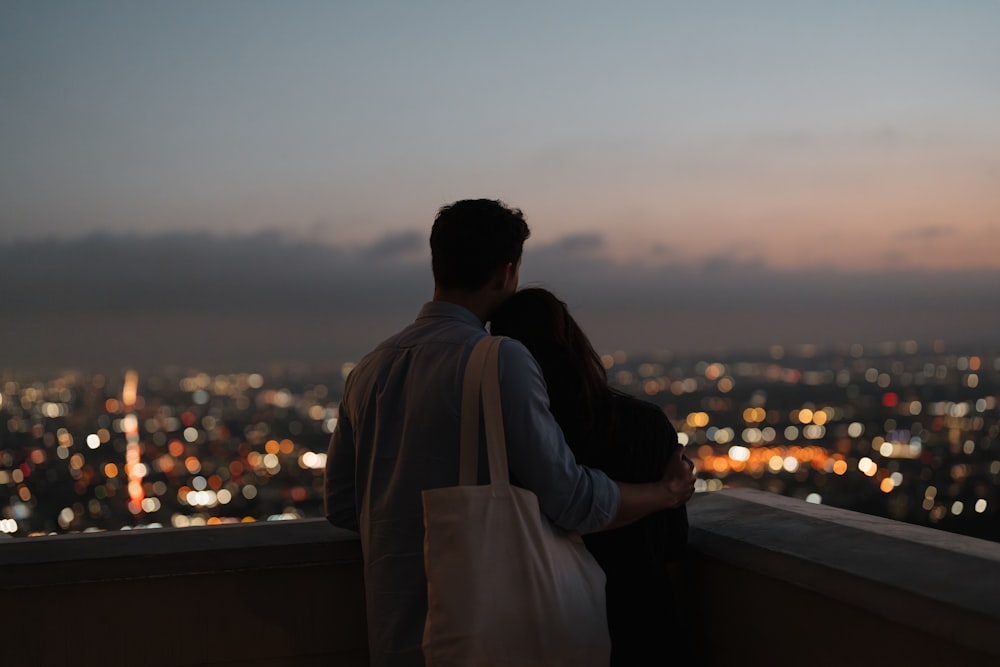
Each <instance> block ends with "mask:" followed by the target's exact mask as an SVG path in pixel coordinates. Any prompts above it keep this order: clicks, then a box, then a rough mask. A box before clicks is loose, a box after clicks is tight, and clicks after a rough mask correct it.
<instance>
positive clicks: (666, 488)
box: [605, 447, 695, 530]
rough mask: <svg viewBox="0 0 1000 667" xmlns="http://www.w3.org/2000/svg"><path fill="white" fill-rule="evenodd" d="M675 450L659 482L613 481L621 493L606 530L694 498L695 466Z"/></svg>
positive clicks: (681, 450) (679, 451)
mask: <svg viewBox="0 0 1000 667" xmlns="http://www.w3.org/2000/svg"><path fill="white" fill-rule="evenodd" d="M683 451H684V448H683V447H678V448H677V449H675V450H674V453H673V454H672V455H671V456H670V460H669V461H668V462H667V467H666V470H664V472H663V477H662V478H660V480H659V481H656V482H649V483H646V484H628V483H626V482H615V483H616V484H618V490H619V492H620V493H621V504H620V505H619V507H618V514H616V515H615V518H614V519H612V520H611V523H609V524H608V525H607V526H605V529H606V530H607V529H611V528H621V527H622V526H627V525H628V524H630V523H632V522H634V521H638V520H639V519H641V518H642V517H644V516H646V515H648V514H652V513H653V512H658V511H660V510H666V509H672V508H674V507H680V506H681V505H683V504H684V503H686V502H687V501H688V500H690V499H691V496H692V495H694V480H695V475H694V465H693V464H691V463H690V461H689V460H687V459H686V458H685V457H684V456H683Z"/></svg>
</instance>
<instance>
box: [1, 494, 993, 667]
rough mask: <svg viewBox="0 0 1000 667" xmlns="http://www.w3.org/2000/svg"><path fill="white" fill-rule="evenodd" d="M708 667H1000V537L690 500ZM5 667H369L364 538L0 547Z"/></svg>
mask: <svg viewBox="0 0 1000 667" xmlns="http://www.w3.org/2000/svg"><path fill="white" fill-rule="evenodd" d="M690 518H691V526H692V527H691V551H690V558H689V561H688V562H687V563H686V565H685V569H686V572H685V574H686V580H687V582H688V584H689V586H688V588H687V589H686V590H685V591H684V592H683V596H684V597H685V598H686V601H687V605H688V609H689V613H690V618H691V621H692V622H691V626H692V628H693V630H692V631H693V636H692V638H691V640H692V641H693V642H696V643H697V646H698V648H699V653H700V654H701V655H702V656H703V657H704V664H706V665H712V666H714V665H764V664H766V665H819V666H822V665H844V664H850V665H852V667H860V666H863V665H873V666H874V665H878V666H879V667H884V666H885V665H895V664H906V665H910V666H915V665H934V666H935V667H938V666H939V665H972V666H977V665H997V664H1000V544H995V543H992V542H986V541H983V540H977V539H973V538H967V537H962V536H959V535H953V534H950V533H944V532H941V531H935V530H930V529H926V528H919V527H915V526H910V525H906V524H900V523H897V522H893V521H888V520H884V519H879V518H875V517H871V516H867V515H862V514H857V513H854V512H846V511H843V510H837V509H834V508H830V507H824V506H818V505H809V504H806V503H803V502H801V501H796V500H792V499H789V498H784V497H781V496H776V495H772V494H767V493H763V492H759V491H750V490H728V491H720V492H715V493H711V494H702V495H699V496H697V497H696V498H695V499H693V500H692V502H691V504H690ZM0 601H2V608H3V609H4V611H5V612H6V613H5V615H4V623H3V625H2V626H0V627H3V629H4V632H5V634H7V636H6V637H2V636H0V664H2V665H4V666H5V667H6V666H10V667H15V666H18V667H19V666H21V665H30V666H34V665H46V666H47V665H80V666H83V667H86V666H89V665H94V666H97V665H100V666H101V667H117V666H119V665H140V664H141V665H147V666H149V667H159V666H163V667H167V666H171V667H173V666H178V667H179V666H195V665H198V666H206V667H207V666H221V665H227V666H235V665H241V666H248V667H265V666H267V667H271V666H275V667H276V666H279V665H281V666H294V667H306V666H309V667H311V666H312V665H341V666H345V667H350V666H354V665H364V664H365V661H366V656H367V649H366V639H365V620H364V595H363V588H362V569H361V558H360V549H359V545H358V542H357V539H356V536H355V535H354V534H352V533H347V532H344V531H338V530H336V529H334V528H332V527H331V526H329V525H328V524H327V523H326V522H325V521H323V520H320V519H311V520H303V521H290V522H272V523H256V524H241V525H226V526H212V527H203V528H186V529H156V530H143V531H131V532H117V533H96V534H83V535H67V536H54V537H40V538H30V539H18V540H5V541H3V542H0Z"/></svg>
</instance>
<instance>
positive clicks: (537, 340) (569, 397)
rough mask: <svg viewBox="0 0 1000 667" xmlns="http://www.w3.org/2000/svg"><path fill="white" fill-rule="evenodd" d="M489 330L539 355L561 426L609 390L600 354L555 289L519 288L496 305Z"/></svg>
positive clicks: (598, 400)
mask: <svg viewBox="0 0 1000 667" xmlns="http://www.w3.org/2000/svg"><path fill="white" fill-rule="evenodd" d="M490 332H491V333H492V334H493V335H495V336H509V337H511V338H514V339H516V340H519V341H521V342H522V343H523V344H524V346H525V347H527V348H528V350H529V351H530V352H531V354H532V355H533V356H534V357H535V359H536V360H537V361H538V365H539V366H541V369H542V374H543V375H544V376H545V383H546V384H547V385H548V390H549V400H550V402H551V404H552V411H553V414H555V416H556V419H557V420H558V421H559V422H560V425H561V426H563V430H566V425H565V424H564V423H563V421H564V419H568V418H571V417H574V416H575V417H579V416H580V413H579V412H578V411H579V410H588V411H592V410H593V409H594V408H595V407H597V404H598V402H600V401H601V400H602V399H604V398H605V397H606V396H607V394H608V392H609V389H608V386H607V378H606V376H605V372H604V366H603V365H602V364H601V358H600V356H598V354H597V352H596V351H594V347H593V346H592V345H591V344H590V341H589V340H588V339H587V336H586V335H585V334H584V333H583V329H581V328H580V325H579V324H577V322H576V320H574V319H573V316H572V315H570V313H569V309H568V308H567V307H566V304H565V303H563V302H562V301H561V300H559V299H558V298H557V297H556V296H555V295H554V294H552V292H550V291H548V290H546V289H542V288H540V287H528V288H525V289H522V290H519V291H518V292H516V293H515V294H514V295H513V296H512V297H510V298H509V299H507V301H505V302H504V304H503V305H502V306H500V308H499V309H497V312H496V313H495V314H494V315H493V318H492V320H491V322H490ZM574 412H576V415H574V414H573V413H574ZM560 413H562V414H560Z"/></svg>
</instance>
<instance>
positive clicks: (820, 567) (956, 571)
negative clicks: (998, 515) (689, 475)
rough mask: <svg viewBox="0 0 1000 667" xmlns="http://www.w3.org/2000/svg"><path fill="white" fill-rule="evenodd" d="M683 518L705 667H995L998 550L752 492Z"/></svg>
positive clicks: (704, 502)
mask: <svg viewBox="0 0 1000 667" xmlns="http://www.w3.org/2000/svg"><path fill="white" fill-rule="evenodd" d="M689 517H690V522H691V548H692V552H693V559H692V562H691V571H690V574H691V576H692V577H693V580H692V582H691V587H692V589H691V590H692V594H693V597H692V601H693V603H694V606H695V609H696V611H695V613H696V614H697V615H698V616H699V617H700V623H699V627H702V628H723V629H725V632H727V633H728V635H727V642H726V644H724V645H720V644H719V643H718V642H717V641H714V642H713V641H711V639H712V636H711V633H704V632H703V633H702V641H704V642H705V645H706V647H707V652H708V654H709V656H710V659H709V662H710V663H711V664H735V663H730V661H731V660H734V659H735V660H738V661H740V662H743V663H744V664H756V663H755V662H754V660H753V657H752V654H753V650H752V649H751V650H749V653H748V646H750V647H752V646H755V645H756V646H758V647H760V655H761V657H762V658H764V657H765V656H766V661H767V663H768V664H772V665H775V664H790V665H791V664H807V663H808V664H812V665H820V664H823V665H826V664H830V665H837V664H845V663H854V664H909V665H931V664H934V665H940V664H961V665H997V664H1000V544H996V543H993V542H988V541H985V540H979V539H975V538H970V537H965V536H961V535H955V534H951V533H947V532H943V531H938V530H933V529H929V528H923V527H919V526H912V525H908V524H903V523H899V522H895V521H890V520H887V519H881V518H878V517H872V516H868V515H864V514H859V513H856V512H849V511H846V510H840V509H836V508H832V507H826V506H822V505H812V504H808V503H804V502H802V501H798V500H795V499H791V498H786V497H783V496H778V495H774V494H770V493H766V492H763V491H755V490H749V489H734V490H727V491H720V492H715V493H710V494H704V495H699V496H697V497H696V498H695V499H693V500H692V502H691V503H690V505H689ZM734 605H735V606H734ZM762 632H773V633H775V636H780V637H781V638H782V639H781V641H778V642H776V643H773V645H770V646H768V643H769V642H766V641H765V642H764V644H763V646H762V644H761V633H762ZM805 638H809V639H808V640H806V639H805ZM821 638H822V639H824V641H819V640H820V639H821ZM737 647H738V650H736V651H731V649H735V648H737ZM764 647H766V650H764ZM803 653H805V654H807V655H809V658H808V659H806V658H805V657H804V655H803ZM783 655H784V656H786V657H787V660H782V659H781V656H783ZM776 656H778V659H777V660H776ZM879 656H881V657H882V658H884V660H887V661H888V662H882V661H881V660H880V659H879V658H878V657H879ZM942 660H943V662H942Z"/></svg>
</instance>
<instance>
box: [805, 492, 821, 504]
mask: <svg viewBox="0 0 1000 667" xmlns="http://www.w3.org/2000/svg"><path fill="white" fill-rule="evenodd" d="M806 502H807V503H813V504H814V505H821V504H822V503H823V496H821V495H819V494H818V493H810V494H809V495H808V496H806Z"/></svg>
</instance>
